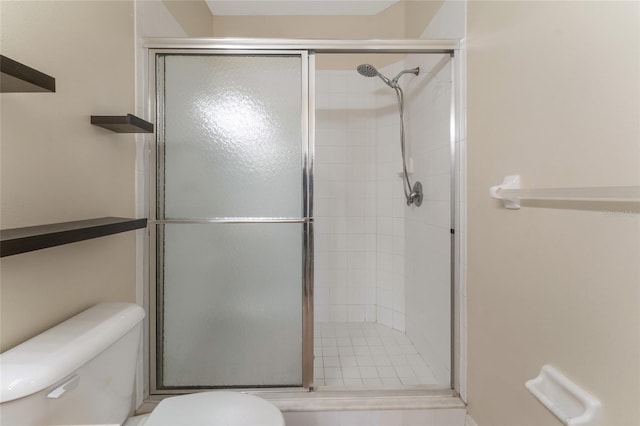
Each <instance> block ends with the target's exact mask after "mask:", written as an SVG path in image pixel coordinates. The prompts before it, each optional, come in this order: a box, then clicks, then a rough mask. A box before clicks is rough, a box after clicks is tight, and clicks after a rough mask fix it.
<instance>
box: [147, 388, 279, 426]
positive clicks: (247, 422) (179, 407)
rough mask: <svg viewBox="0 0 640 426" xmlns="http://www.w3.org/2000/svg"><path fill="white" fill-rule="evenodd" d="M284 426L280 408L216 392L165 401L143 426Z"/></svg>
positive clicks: (256, 399) (252, 399)
mask: <svg viewBox="0 0 640 426" xmlns="http://www.w3.org/2000/svg"><path fill="white" fill-rule="evenodd" d="M176 425H190V426H191V425H193V426H218V425H224V426H284V417H283V416H282V413H281V412H280V410H278V408H277V407H276V406H275V405H273V404H271V403H270V402H267V401H265V400H264V399H262V398H259V397H257V396H254V395H247V394H243V393H239V392H228V391H214V392H201V393H193V394H190V395H181V396H174V397H171V398H166V399H164V400H162V401H161V402H160V404H158V406H157V407H156V408H155V409H154V410H153V412H152V413H151V415H150V416H149V418H148V419H147V420H146V422H144V426H176Z"/></svg>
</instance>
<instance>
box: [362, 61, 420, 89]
mask: <svg viewBox="0 0 640 426" xmlns="http://www.w3.org/2000/svg"><path fill="white" fill-rule="evenodd" d="M356 69H357V70H358V72H359V73H360V74H361V75H363V76H365V77H375V76H378V77H380V79H382V81H384V82H385V83H386V84H387V86H389V87H391V88H392V89H395V88H397V87H399V86H398V79H400V77H401V76H402V75H403V74H414V75H418V74H419V73H420V68H413V69H410V70H404V71H400V72H399V73H398V75H396V76H395V78H394V79H393V80H389V78H387V77H385V76H384V75H382V74H381V73H380V71H378V70H377V69H376V67H374V66H373V65H371V64H360V65H358V68H356Z"/></svg>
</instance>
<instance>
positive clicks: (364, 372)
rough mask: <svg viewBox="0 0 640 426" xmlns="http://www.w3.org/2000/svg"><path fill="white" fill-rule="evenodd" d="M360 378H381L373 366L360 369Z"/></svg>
mask: <svg viewBox="0 0 640 426" xmlns="http://www.w3.org/2000/svg"><path fill="white" fill-rule="evenodd" d="M360 377H362V378H363V379H376V378H379V377H380V376H379V375H378V370H377V369H376V367H373V366H361V367H360Z"/></svg>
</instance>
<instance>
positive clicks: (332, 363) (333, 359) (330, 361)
mask: <svg viewBox="0 0 640 426" xmlns="http://www.w3.org/2000/svg"><path fill="white" fill-rule="evenodd" d="M322 364H323V365H324V366H325V368H326V367H340V358H338V357H337V356H325V357H323V358H322Z"/></svg>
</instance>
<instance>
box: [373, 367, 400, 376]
mask: <svg viewBox="0 0 640 426" xmlns="http://www.w3.org/2000/svg"><path fill="white" fill-rule="evenodd" d="M377 368H378V375H379V376H380V377H382V378H386V377H398V373H396V370H395V369H394V368H393V367H386V366H378V367H377Z"/></svg>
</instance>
